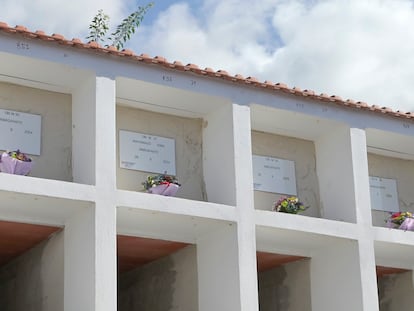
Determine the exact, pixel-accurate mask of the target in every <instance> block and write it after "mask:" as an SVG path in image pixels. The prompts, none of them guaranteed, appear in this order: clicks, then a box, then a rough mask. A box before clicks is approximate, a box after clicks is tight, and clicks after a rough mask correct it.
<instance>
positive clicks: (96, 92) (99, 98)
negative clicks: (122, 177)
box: [72, 76, 116, 185]
mask: <svg viewBox="0 0 414 311" xmlns="http://www.w3.org/2000/svg"><path fill="white" fill-rule="evenodd" d="M115 108H116V101H115V80H113V79H111V78H108V77H96V76H90V77H88V78H86V79H85V80H84V81H81V83H80V84H79V87H78V88H77V89H76V90H75V91H74V93H73V94H72V166H73V168H72V170H73V179H74V181H75V182H79V183H85V184H91V185H93V184H96V183H100V182H103V183H104V184H108V183H109V184H112V185H115V176H116V173H115V172H116V147H115V146H116V140H115V137H116V136H115V135H116V133H115V132H116V131H115V126H116V124H115V110H116V109H115Z"/></svg>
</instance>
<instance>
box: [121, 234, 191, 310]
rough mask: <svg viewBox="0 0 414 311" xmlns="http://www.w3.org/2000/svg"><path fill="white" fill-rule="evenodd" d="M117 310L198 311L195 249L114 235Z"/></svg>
mask: <svg viewBox="0 0 414 311" xmlns="http://www.w3.org/2000/svg"><path fill="white" fill-rule="evenodd" d="M117 250H118V310H119V311H132V310H142V311H147V310H148V311H150V310H151V311H154V310H176V309H179V310H198V286H197V256H196V247H195V245H192V244H188V243H182V242H175V241H166V240H159V239H150V238H143V237H135V236H126V235H118V236H117Z"/></svg>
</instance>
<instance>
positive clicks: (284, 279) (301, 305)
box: [258, 259, 312, 311]
mask: <svg viewBox="0 0 414 311" xmlns="http://www.w3.org/2000/svg"><path fill="white" fill-rule="evenodd" d="M258 280H259V307H260V308H259V309H260V311H275V310H277V311H311V308H312V307H311V294H310V273H309V260H308V259H303V260H299V261H296V262H292V263H288V264H285V265H282V266H278V267H275V268H273V269H270V270H266V271H263V272H260V273H259V275H258Z"/></svg>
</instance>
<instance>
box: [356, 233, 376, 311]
mask: <svg viewBox="0 0 414 311" xmlns="http://www.w3.org/2000/svg"><path fill="white" fill-rule="evenodd" d="M358 250H359V265H360V271H361V273H360V275H361V276H360V277H361V284H362V291H361V293H362V302H363V310H370V311H371V310H372V311H378V310H379V303H378V284H377V272H376V266H375V250H374V242H373V240H372V239H370V238H361V239H360V240H359V241H358Z"/></svg>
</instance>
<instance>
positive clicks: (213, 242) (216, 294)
mask: <svg viewBox="0 0 414 311" xmlns="http://www.w3.org/2000/svg"><path fill="white" fill-rule="evenodd" d="M237 243H238V241H237V226H236V225H232V226H230V225H228V226H227V227H225V228H223V229H222V230H220V231H218V230H216V231H215V232H211V233H209V234H208V235H205V236H203V237H201V238H200V239H198V240H197V277H198V305H199V309H198V311H211V310H226V311H240V310H241V297H240V290H239V283H240V279H239V277H238V276H239V252H238V246H237Z"/></svg>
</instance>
